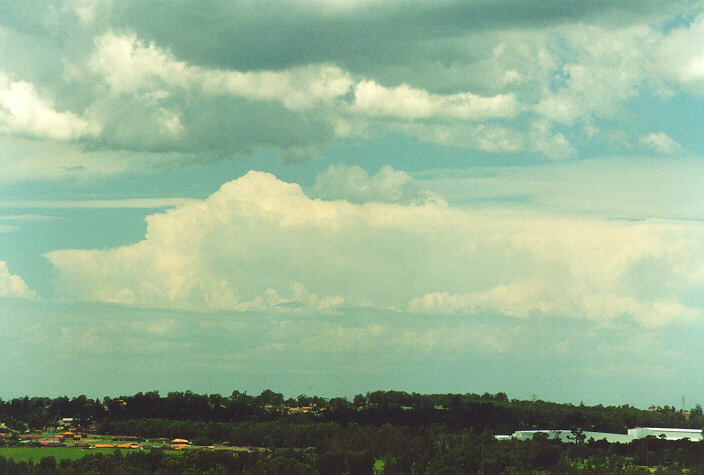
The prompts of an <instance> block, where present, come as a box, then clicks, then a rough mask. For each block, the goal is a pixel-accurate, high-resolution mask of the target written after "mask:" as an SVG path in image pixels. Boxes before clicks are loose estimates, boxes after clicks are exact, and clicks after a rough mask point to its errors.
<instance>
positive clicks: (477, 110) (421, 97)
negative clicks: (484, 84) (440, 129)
mask: <svg viewBox="0 0 704 475" xmlns="http://www.w3.org/2000/svg"><path fill="white" fill-rule="evenodd" d="M354 96H355V101H354V106H353V107H354V109H355V110H356V111H358V112H361V113H364V114H368V115H372V116H376V115H379V116H387V117H400V118H403V119H422V118H432V117H441V118H448V119H464V120H484V119H488V118H492V117H511V116H513V115H515V114H516V112H517V103H516V99H515V97H514V96H513V95H511V94H506V95H498V96H494V97H480V96H477V95H474V94H471V93H460V94H451V95H445V96H439V95H435V94H429V93H428V92H427V91H424V90H421V89H416V88H412V87H410V86H408V85H406V84H402V85H400V86H398V87H395V88H391V89H390V88H386V87H383V86H381V85H379V84H377V83H376V82H374V81H369V80H367V81H360V82H359V83H358V84H357V85H356V86H355V89H354Z"/></svg>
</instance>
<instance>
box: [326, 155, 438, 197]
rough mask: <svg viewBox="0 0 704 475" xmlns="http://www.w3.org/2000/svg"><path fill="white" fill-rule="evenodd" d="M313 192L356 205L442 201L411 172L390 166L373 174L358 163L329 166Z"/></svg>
mask: <svg viewBox="0 0 704 475" xmlns="http://www.w3.org/2000/svg"><path fill="white" fill-rule="evenodd" d="M313 193H314V195H315V196H317V197H320V198H323V199H327V200H335V199H342V200H347V201H349V202H351V203H357V204H360V203H366V202H370V201H376V202H381V203H404V204H427V203H443V200H442V198H441V197H440V196H439V195H438V194H437V193H433V192H431V191H428V190H424V189H422V188H420V187H419V186H418V185H417V184H415V183H414V182H413V179H412V178H411V176H410V175H409V174H408V173H406V172H403V171H398V170H394V169H393V168H392V167H390V166H388V165H386V166H384V167H382V168H381V170H379V172H378V173H377V174H376V175H373V176H371V177H370V176H369V174H368V173H367V171H366V170H364V169H363V168H362V167H359V166H356V165H355V166H351V167H349V166H346V165H343V164H338V165H330V167H329V168H328V169H327V170H326V171H324V172H322V173H319V174H318V177H317V178H316V181H315V187H314V188H313Z"/></svg>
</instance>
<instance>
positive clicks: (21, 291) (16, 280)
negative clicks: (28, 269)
mask: <svg viewBox="0 0 704 475" xmlns="http://www.w3.org/2000/svg"><path fill="white" fill-rule="evenodd" d="M0 297H13V298H20V299H35V298H37V294H35V293H34V291H33V290H31V289H30V288H29V287H27V284H26V283H25V281H24V280H22V277H20V276H18V275H13V274H10V270H9V269H8V268H7V263H6V262H5V261H0Z"/></svg>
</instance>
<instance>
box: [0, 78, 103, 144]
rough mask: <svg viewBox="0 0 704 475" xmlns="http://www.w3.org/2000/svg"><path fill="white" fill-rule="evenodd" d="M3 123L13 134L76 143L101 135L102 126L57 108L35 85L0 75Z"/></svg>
mask: <svg viewBox="0 0 704 475" xmlns="http://www.w3.org/2000/svg"><path fill="white" fill-rule="evenodd" d="M0 124H2V126H3V128H4V129H5V130H6V131H7V132H9V133H12V134H19V135H28V136H30V137H37V138H45V139H50V140H59V141H67V140H76V139H78V138H80V137H82V136H86V135H96V134H98V133H99V126H97V124H93V123H90V122H88V121H86V120H84V119H82V118H80V117H78V116H77V115H75V114H73V113H72V112H68V111H66V112H60V111H57V110H55V109H54V107H53V104H52V103H51V101H50V100H47V99H45V98H42V97H40V96H39V94H38V93H37V91H36V90H35V88H34V85H33V84H31V83H29V82H26V81H12V80H10V79H9V78H8V77H7V76H5V75H2V74H0Z"/></svg>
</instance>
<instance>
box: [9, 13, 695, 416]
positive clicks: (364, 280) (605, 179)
mask: <svg viewBox="0 0 704 475" xmlns="http://www.w3.org/2000/svg"><path fill="white" fill-rule="evenodd" d="M702 44H704V5H703V4H702V2H701V1H677V0H666V1H665V0H662V1H659V0H653V1H650V2H641V1H636V0H622V1H619V2H611V1H605V0H604V1H601V0H595V1H588V2H587V1H584V2H574V1H567V0H554V1H551V2H545V1H542V0H475V1H472V2H467V1H459V0H433V1H425V0H416V1H402V0H385V1H378V0H299V1H296V2H293V1H283V0H256V1H248V0H243V1H240V2H235V3H233V2H230V1H224V0H223V1H217V0H209V1H206V2H202V1H195V0H193V1H186V0H177V1H151V0H150V1H143V0H134V1H130V2H120V1H109V0H104V1H96V0H63V1H59V0H57V1H38V0H37V1H34V0H33V1H24V2H3V3H2V4H0V362H2V364H0V381H2V383H1V384H0V397H2V398H5V399H9V398H12V397H17V396H24V395H25V394H29V395H47V396H58V395H79V394H86V395H89V396H92V397H94V396H98V397H102V396H105V395H119V394H134V393H136V392H138V391H150V390H155V389H156V390H159V391H161V392H162V394H165V393H167V392H169V391H185V390H192V391H194V392H199V393H221V394H229V393H231V392H232V390H234V389H238V390H240V391H243V390H244V391H247V392H248V393H250V394H258V393H259V392H261V391H262V390H263V389H266V388H270V389H273V390H275V391H278V392H282V393H284V394H285V395H287V396H293V397H296V396H298V395H299V394H317V395H323V396H347V397H350V398H351V397H353V396H354V395H355V394H357V393H365V392H367V391H372V390H377V389H396V390H404V391H409V392H412V391H416V392H424V393H438V392H460V393H469V392H472V393H479V394H483V393H485V392H490V393H496V392H499V391H503V392H506V393H507V394H508V395H509V397H511V398H520V399H529V398H532V397H537V398H540V399H544V400H551V401H558V402H573V403H578V402H580V401H584V402H585V403H592V404H599V403H601V404H618V405H620V404H631V405H635V406H638V407H648V406H650V405H651V404H655V405H665V404H667V405H670V406H676V407H678V408H680V407H682V406H683V404H682V402H683V399H684V406H685V408H690V407H693V406H694V405H695V404H697V403H702V404H704V385H703V384H702V382H701V380H700V379H699V377H698V376H699V375H701V374H702V371H704V349H703V348H702V345H701V342H702V341H703V340H704V193H702V191H701V190H702V183H703V182H704V113H703V112H702V111H704V51H702V49H701V47H700V45H702Z"/></svg>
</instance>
